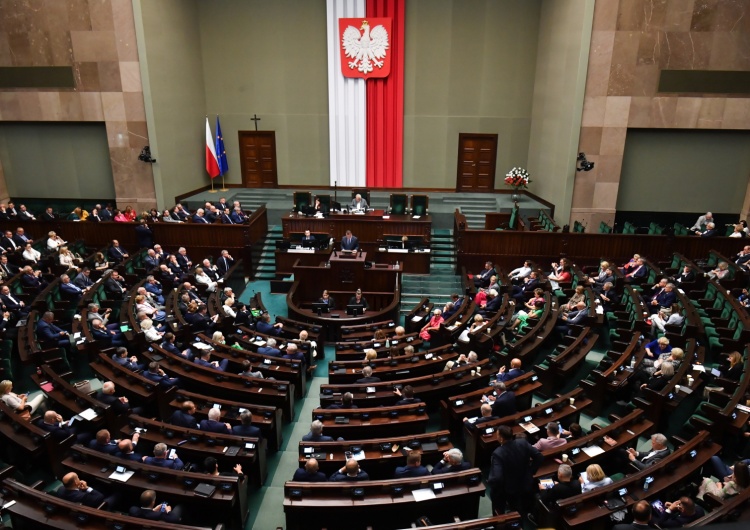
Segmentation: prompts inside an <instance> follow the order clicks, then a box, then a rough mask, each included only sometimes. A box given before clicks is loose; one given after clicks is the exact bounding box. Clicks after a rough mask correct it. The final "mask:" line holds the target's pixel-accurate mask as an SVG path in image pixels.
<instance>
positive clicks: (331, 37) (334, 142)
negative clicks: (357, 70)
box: [327, 0, 367, 187]
mask: <svg viewBox="0 0 750 530" xmlns="http://www.w3.org/2000/svg"><path fill="white" fill-rule="evenodd" d="M327 4H328V5H327V14H328V16H327V26H328V134H329V144H330V153H331V160H330V164H331V185H333V184H334V182H338V185H339V186H356V187H360V186H364V185H365V184H366V182H367V167H366V149H365V141H366V136H365V134H366V130H367V121H366V120H367V106H366V96H367V91H366V89H365V82H364V80H363V79H352V78H347V77H344V76H343V74H342V73H341V54H340V51H339V46H340V43H339V23H338V19H339V18H354V17H364V16H365V0H327Z"/></svg>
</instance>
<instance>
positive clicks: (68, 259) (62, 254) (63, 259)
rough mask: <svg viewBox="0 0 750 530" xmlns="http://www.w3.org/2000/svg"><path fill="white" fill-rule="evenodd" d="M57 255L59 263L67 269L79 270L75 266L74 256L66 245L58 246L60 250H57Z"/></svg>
mask: <svg viewBox="0 0 750 530" xmlns="http://www.w3.org/2000/svg"><path fill="white" fill-rule="evenodd" d="M57 257H58V259H59V260H60V265H63V266H65V267H67V268H69V269H75V270H77V271H80V270H81V269H79V268H78V267H76V264H75V261H76V257H75V256H74V255H73V253H72V252H71V251H70V250H68V247H67V246H65V245H63V246H62V247H60V250H59V251H58V252H57Z"/></svg>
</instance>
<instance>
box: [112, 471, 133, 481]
mask: <svg viewBox="0 0 750 530" xmlns="http://www.w3.org/2000/svg"><path fill="white" fill-rule="evenodd" d="M134 474H135V471H126V472H125V473H118V472H117V471H115V472H114V473H112V474H111V475H110V476H109V478H111V479H112V480H116V481H118V482H127V481H128V480H129V479H130V477H132V476H133V475H134Z"/></svg>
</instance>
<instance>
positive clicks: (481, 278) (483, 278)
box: [474, 267, 497, 287]
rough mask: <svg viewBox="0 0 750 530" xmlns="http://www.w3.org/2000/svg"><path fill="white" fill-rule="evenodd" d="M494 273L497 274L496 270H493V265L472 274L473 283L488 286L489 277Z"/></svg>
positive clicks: (477, 285) (478, 285)
mask: <svg viewBox="0 0 750 530" xmlns="http://www.w3.org/2000/svg"><path fill="white" fill-rule="evenodd" d="M495 274H497V272H495V268H494V267H491V268H490V270H487V269H484V270H483V271H482V272H480V273H479V274H476V275H475V276H474V285H475V286H476V287H489V285H490V278H492V276H494V275H495Z"/></svg>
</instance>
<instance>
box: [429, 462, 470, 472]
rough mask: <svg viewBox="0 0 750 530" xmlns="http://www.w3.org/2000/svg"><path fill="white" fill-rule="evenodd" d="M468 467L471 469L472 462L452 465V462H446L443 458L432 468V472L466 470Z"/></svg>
mask: <svg viewBox="0 0 750 530" xmlns="http://www.w3.org/2000/svg"><path fill="white" fill-rule="evenodd" d="M467 469H471V464H470V463H469V462H461V464H460V465H457V466H452V465H451V464H444V463H443V461H442V460H441V461H440V462H438V463H437V464H435V466H434V467H433V468H432V474H433V475H441V474H443V473H453V472H455V471H465V470H467Z"/></svg>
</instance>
